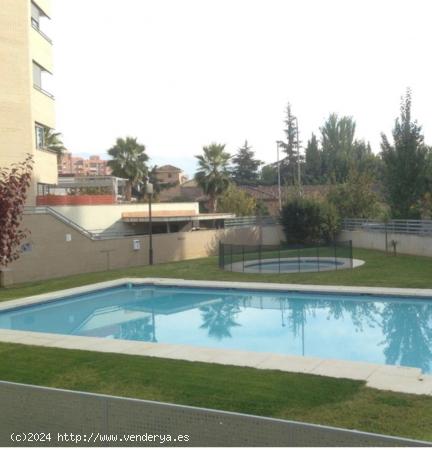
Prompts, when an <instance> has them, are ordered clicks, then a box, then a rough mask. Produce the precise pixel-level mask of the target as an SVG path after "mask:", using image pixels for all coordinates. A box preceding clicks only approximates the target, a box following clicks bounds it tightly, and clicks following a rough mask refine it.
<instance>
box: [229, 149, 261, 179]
mask: <svg viewBox="0 0 432 450" xmlns="http://www.w3.org/2000/svg"><path fill="white" fill-rule="evenodd" d="M232 162H233V164H234V167H233V168H232V170H231V176H232V178H233V180H234V182H235V183H236V184H257V182H258V179H259V173H258V169H259V167H260V166H261V165H262V164H263V162H262V161H260V160H258V159H255V152H254V151H253V150H252V148H251V147H250V146H249V145H248V141H247V140H246V141H245V143H244V145H243V147H240V148H239V149H238V151H237V153H236V155H234V157H233V159H232Z"/></svg>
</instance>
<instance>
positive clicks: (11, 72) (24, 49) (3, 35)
mask: <svg viewBox="0 0 432 450" xmlns="http://www.w3.org/2000/svg"><path fill="white" fill-rule="evenodd" d="M29 18H30V2H29V1H23V0H2V3H1V8H0V61H1V62H0V64H1V66H0V67H1V70H0V167H5V166H6V167H7V166H9V165H10V164H12V163H16V162H19V161H22V160H23V159H24V158H25V155H26V154H28V153H31V154H32V153H34V141H33V132H32V126H31V123H32V111H31V96H32V89H33V88H32V79H31V57H30V48H29V35H30V19H29Z"/></svg>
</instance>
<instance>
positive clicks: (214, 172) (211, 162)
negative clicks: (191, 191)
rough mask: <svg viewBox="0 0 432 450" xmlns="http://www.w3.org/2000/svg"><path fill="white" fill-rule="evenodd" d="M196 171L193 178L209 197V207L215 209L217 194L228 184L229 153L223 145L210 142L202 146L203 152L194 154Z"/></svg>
mask: <svg viewBox="0 0 432 450" xmlns="http://www.w3.org/2000/svg"><path fill="white" fill-rule="evenodd" d="M195 158H197V160H198V171H197V172H196V174H195V180H196V182H197V183H198V185H199V186H200V187H201V188H202V190H203V191H204V193H205V194H206V195H208V196H209V198H210V203H211V205H210V209H211V211H212V212H216V210H217V199H218V196H220V195H221V194H223V193H224V192H225V191H226V190H227V189H228V186H229V184H230V179H229V171H228V163H229V160H230V159H231V155H230V154H229V153H227V152H226V151H225V145H222V144H216V143H212V144H210V145H209V146H206V147H203V154H202V155H197V156H195Z"/></svg>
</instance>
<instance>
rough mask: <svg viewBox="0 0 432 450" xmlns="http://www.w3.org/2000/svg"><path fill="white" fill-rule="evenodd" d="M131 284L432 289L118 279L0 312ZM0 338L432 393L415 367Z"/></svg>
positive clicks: (16, 335) (406, 293)
mask: <svg viewBox="0 0 432 450" xmlns="http://www.w3.org/2000/svg"><path fill="white" fill-rule="evenodd" d="M127 283H132V284H155V285H160V286H164V285H165V286H173V285H175V286H183V287H202V288H209V287H210V288H211V287H213V288H215V287H217V288H224V289H259V290H269V291H291V292H292V291H295V292H327V293H338V294H372V295H392V296H400V297H410V296H415V297H418V298H419V301H421V298H432V289H398V288H382V287H353V286H317V285H296V284H279V283H278V284H276V283H244V282H232V281H229V282H225V281H194V280H180V279H170V278H121V279H118V280H113V281H107V282H103V283H96V284H91V285H86V286H81V287H78V288H72V289H66V290H62V291H56V292H51V293H47V294H41V295H36V296H32V297H26V298H22V299H17V300H11V301H7V302H2V303H0V312H1V311H4V310H8V309H14V308H20V307H23V306H30V305H35V304H39V303H46V302H49V301H53V300H56V299H60V298H64V297H68V296H73V295H77V294H83V293H88V292H90V291H94V290H99V289H106V288H111V287H116V286H120V285H124V284H127ZM0 342H6V343H16V344H23V345H35V346H42V347H55V348H64V349H76V350H87V351H97V352H105V353H120V354H125V355H137V356H151V357H159V358H168V359H178V360H185V361H197V362H205V363H214V364H225V365H233V366H243V367H251V368H256V369H270V370H281V371H284V372H297V373H305V374H311V375H321V376H327V377H335V378H347V379H352V380H360V381H365V382H366V385H367V386H368V387H371V388H376V389H382V390H389V391H395V392H403V393H408V394H418V395H432V375H424V374H422V372H421V370H420V369H417V368H412V367H403V366H391V365H384V364H372V363H366V362H364V363H363V362H354V361H346V360H336V359H324V358H314V357H307V356H289V355H280V354H273V353H267V352H266V353H261V352H250V351H240V350H228V349H213V348H206V347H197V346H189V345H179V344H163V343H150V342H137V341H128V340H120V339H103V338H99V337H84V336H67V335H60V334H52V333H36V332H28V331H15V330H8V329H0Z"/></svg>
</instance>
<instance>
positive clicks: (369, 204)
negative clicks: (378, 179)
mask: <svg viewBox="0 0 432 450" xmlns="http://www.w3.org/2000/svg"><path fill="white" fill-rule="evenodd" d="M373 187H374V180H373V177H372V176H371V175H370V174H368V173H362V172H359V171H357V170H356V169H351V171H350V173H349V175H348V179H347V181H346V182H345V183H343V184H338V185H335V186H333V187H332V188H331V190H330V192H329V193H328V196H327V199H328V201H329V202H330V203H332V204H333V205H334V206H335V207H336V209H337V210H338V213H339V216H340V217H341V218H360V219H370V218H374V217H376V216H377V215H378V213H379V198H378V195H377V194H376V193H375V192H374V190H373Z"/></svg>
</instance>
